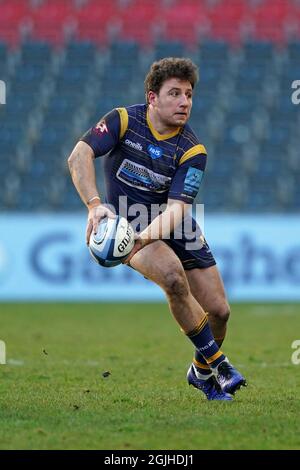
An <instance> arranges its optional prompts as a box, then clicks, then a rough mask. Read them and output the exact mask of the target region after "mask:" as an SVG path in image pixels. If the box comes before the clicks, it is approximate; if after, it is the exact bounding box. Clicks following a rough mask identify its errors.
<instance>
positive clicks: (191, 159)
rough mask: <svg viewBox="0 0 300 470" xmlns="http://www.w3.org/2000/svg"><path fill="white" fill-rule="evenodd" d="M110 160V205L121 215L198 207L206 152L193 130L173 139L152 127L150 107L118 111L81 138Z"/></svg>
mask: <svg viewBox="0 0 300 470" xmlns="http://www.w3.org/2000/svg"><path fill="white" fill-rule="evenodd" d="M80 140H82V141H84V142H86V143H87V144H88V145H89V146H90V147H91V148H92V149H93V151H94V154H95V157H99V156H104V155H105V157H104V171H105V182H106V202H108V203H110V204H112V205H113V206H114V207H115V209H116V211H117V212H119V196H127V204H128V206H129V205H132V204H135V203H140V204H144V205H146V206H147V207H150V204H163V203H166V202H167V200H168V198H170V199H178V200H181V201H184V202H186V203H192V202H193V200H194V198H195V196H196V195H197V192H198V190H199V186H200V183H201V179H202V176H203V172H204V170H205V165H206V158H207V155H206V150H205V147H204V146H203V145H202V144H201V143H200V142H199V140H198V138H197V137H196V135H195V134H194V132H193V131H192V129H191V127H190V126H189V125H185V126H183V127H179V128H178V129H176V130H174V131H173V132H172V133H170V134H168V135H161V134H159V133H158V132H157V131H156V130H155V129H154V128H153V126H152V124H151V122H150V120H149V116H148V112H147V106H146V105H145V104H141V105H133V106H129V107H127V108H116V109H114V110H112V111H111V112H109V113H108V114H106V115H105V116H104V118H103V119H102V120H101V121H100V122H99V123H98V124H97V125H96V126H95V127H92V128H91V129H90V130H89V131H87V132H86V134H84V136H83V137H82V138H81V139H80Z"/></svg>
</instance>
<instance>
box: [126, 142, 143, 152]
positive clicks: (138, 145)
mask: <svg viewBox="0 0 300 470" xmlns="http://www.w3.org/2000/svg"><path fill="white" fill-rule="evenodd" d="M125 144H126V145H129V147H132V148H134V149H136V150H143V147H142V145H141V144H139V143H138V142H132V141H131V140H129V139H126V140H125Z"/></svg>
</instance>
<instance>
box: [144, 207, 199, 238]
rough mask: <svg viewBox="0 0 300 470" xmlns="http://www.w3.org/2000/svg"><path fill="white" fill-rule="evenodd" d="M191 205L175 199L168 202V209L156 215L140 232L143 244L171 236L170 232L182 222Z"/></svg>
mask: <svg viewBox="0 0 300 470" xmlns="http://www.w3.org/2000/svg"><path fill="white" fill-rule="evenodd" d="M189 207H190V205H187V204H184V203H182V202H181V201H175V200H174V201H172V202H171V203H168V205H167V208H166V210H165V211H164V212H163V213H162V214H160V215H159V216H157V217H155V219H154V220H153V221H152V222H151V224H150V225H148V227H146V228H145V230H143V231H142V232H141V233H140V236H139V238H140V239H141V240H142V241H143V244H145V245H146V244H148V243H151V242H153V241H155V240H162V239H168V238H170V234H171V233H172V232H173V231H174V230H175V228H176V227H177V226H178V225H179V224H180V223H181V222H182V220H183V219H184V216H185V215H186V213H187V211H188V210H189Z"/></svg>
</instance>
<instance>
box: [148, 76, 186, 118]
mask: <svg viewBox="0 0 300 470" xmlns="http://www.w3.org/2000/svg"><path fill="white" fill-rule="evenodd" d="M192 94H193V89H192V85H191V84H190V82H189V81H186V80H179V79H178V78H170V79H168V80H166V81H165V82H164V83H163V85H162V87H161V89H160V90H159V93H158V94H156V93H154V92H149V102H150V104H151V105H152V106H153V108H154V109H155V112H156V113H157V116H158V117H159V119H160V120H161V122H162V123H164V124H165V125H167V126H169V127H179V126H184V125H185V124H186V122H187V120H188V119H189V117H190V113H191V108H192Z"/></svg>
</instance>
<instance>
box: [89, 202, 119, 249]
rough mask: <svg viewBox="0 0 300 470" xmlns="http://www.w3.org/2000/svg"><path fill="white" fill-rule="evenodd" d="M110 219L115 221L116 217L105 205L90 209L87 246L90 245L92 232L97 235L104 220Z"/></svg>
mask: <svg viewBox="0 0 300 470" xmlns="http://www.w3.org/2000/svg"><path fill="white" fill-rule="evenodd" d="M105 217H108V218H110V219H115V218H116V215H115V214H114V213H113V212H112V211H111V210H110V209H108V207H106V206H105V205H104V204H98V205H97V206H94V207H91V208H90V209H89V214H88V220H87V227H86V244H87V245H89V242H90V236H91V233H92V231H93V232H94V233H97V230H98V225H99V223H100V222H101V220H102V219H104V218H105Z"/></svg>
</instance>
